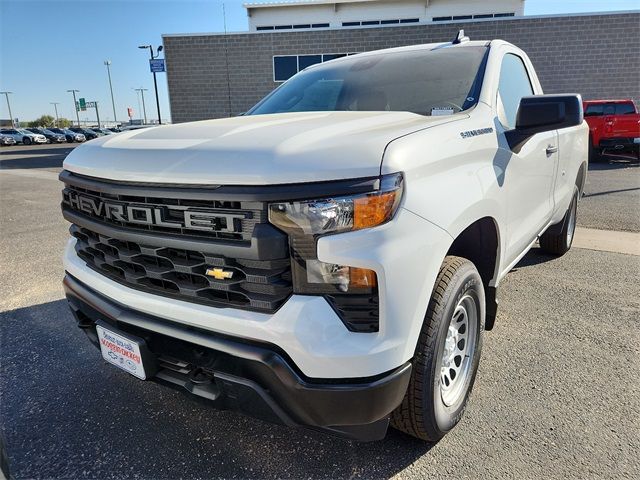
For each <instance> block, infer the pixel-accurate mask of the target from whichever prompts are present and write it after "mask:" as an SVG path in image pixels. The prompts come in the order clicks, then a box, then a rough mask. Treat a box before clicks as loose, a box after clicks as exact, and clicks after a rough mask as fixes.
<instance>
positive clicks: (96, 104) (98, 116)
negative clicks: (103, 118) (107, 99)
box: [93, 102, 102, 128]
mask: <svg viewBox="0 0 640 480" xmlns="http://www.w3.org/2000/svg"><path fill="white" fill-rule="evenodd" d="M93 103H95V106H96V117H97V118H98V128H102V125H100V112H98V102H93Z"/></svg>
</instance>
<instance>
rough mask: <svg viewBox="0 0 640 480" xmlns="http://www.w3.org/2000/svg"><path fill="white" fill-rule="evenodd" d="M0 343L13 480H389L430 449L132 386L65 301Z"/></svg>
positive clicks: (12, 321) (147, 385) (22, 317)
mask: <svg viewBox="0 0 640 480" xmlns="http://www.w3.org/2000/svg"><path fill="white" fill-rule="evenodd" d="M0 344H1V345H2V349H1V350H0V365H1V366H2V372H3V373H2V377H1V378H0V395H1V400H2V401H1V402H0V422H1V424H0V427H1V428H2V430H3V431H4V433H5V436H6V439H7V450H8V454H9V458H10V462H11V471H12V475H13V476H14V477H15V478H47V477H49V478H61V477H70V478H77V477H81V476H85V477H92V478H114V477H117V478H124V477H141V478H195V477H200V478H202V477H204V478H211V477H225V478H228V477H240V478H283V477H295V478H301V477H304V478H353V477H363V478H372V477H374V478H387V477H390V476H393V475H394V474H396V473H398V472H399V471H401V470H403V469H404V468H406V467H407V466H409V465H411V464H412V463H414V462H415V461H416V460H417V459H418V458H419V457H421V456H423V455H425V454H426V453H427V452H429V450H430V449H431V448H432V447H433V446H434V445H431V444H425V443H423V442H419V441H417V440H415V439H413V438H411V437H409V436H407V435H404V434H402V433H400V432H397V431H395V430H393V429H389V433H388V434H387V438H386V439H385V440H383V441H380V442H375V443H356V442H351V441H347V440H342V439H339V438H334V437H331V436H327V435H324V434H320V433H315V432H312V431H309V430H304V429H292V428H287V427H284V426H279V425H271V424H268V423H264V422H261V421H259V420H255V419H252V418H248V417H245V416H241V415H239V414H236V413H232V412H222V411H218V410H215V409H213V408H211V407H209V406H207V405H206V404H204V403H203V402H202V401H198V400H196V399H195V398H194V397H191V396H189V395H188V394H186V393H182V392H179V391H174V390H171V389H167V388H165V387H162V386H160V385H156V384H155V383H151V382H143V381H140V380H137V379H135V378H133V377H131V376H129V375H127V374H126V373H124V372H121V371H119V370H117V369H115V368H114V367H112V366H110V365H107V364H106V363H105V362H103V360H102V358H101V356H100V353H99V352H98V351H97V350H96V349H95V347H93V346H92V345H91V344H90V343H89V342H88V341H87V339H86V338H85V336H84V334H83V333H82V332H81V331H80V330H79V329H78V328H77V327H76V325H75V321H74V320H73V318H72V316H71V314H70V312H69V311H68V307H67V304H66V301H65V300H58V301H54V302H49V303H44V304H41V305H35V306H31V307H26V308H21V309H17V310H12V311H7V312H3V313H0Z"/></svg>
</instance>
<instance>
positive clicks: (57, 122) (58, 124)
mask: <svg viewBox="0 0 640 480" xmlns="http://www.w3.org/2000/svg"><path fill="white" fill-rule="evenodd" d="M49 103H51V105H53V108H55V109H56V127H59V126H60V120H58V105H60V102H49Z"/></svg>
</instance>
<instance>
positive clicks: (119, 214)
mask: <svg viewBox="0 0 640 480" xmlns="http://www.w3.org/2000/svg"><path fill="white" fill-rule="evenodd" d="M587 151H588V129H587V126H586V124H585V123H584V122H583V111H582V101H581V98H580V96H579V95H543V93H542V88H541V86H540V82H539V81H538V78H537V76H536V73H535V70H534V68H533V66H532V64H531V62H530V61H529V59H528V58H527V55H526V54H525V53H524V52H523V51H521V50H520V49H518V48H517V47H515V46H513V45H511V44H509V43H506V42H504V41H500V40H494V41H470V40H469V39H468V38H466V37H464V36H463V34H459V35H458V36H457V37H456V39H455V40H454V41H453V42H450V43H439V44H430V45H418V46H410V47H403V48H394V49H389V50H381V51H373V52H368V53H361V54H358V55H353V56H349V57H345V58H341V59H338V60H334V61H331V62H327V63H324V64H319V65H314V66H311V67H309V68H307V69H305V70H304V71H302V72H300V73H299V74H298V75H296V76H294V77H293V78H291V79H290V80H289V81H287V82H285V83H284V84H282V85H281V86H280V87H279V88H277V89H276V90H275V91H273V92H272V93H271V94H270V95H268V96H267V97H266V98H265V99H263V100H262V101H261V102H260V103H258V104H257V105H256V106H255V107H253V108H252V109H251V110H249V111H248V112H247V113H246V114H244V115H242V116H239V117H236V118H224V119H216V120H208V121H201V122H194V123H184V124H179V125H170V126H161V127H157V128H150V129H146V130H142V131H131V132H125V133H121V134H119V135H112V136H108V137H103V138H99V139H97V140H94V141H91V142H88V143H86V144H84V145H81V146H79V147H77V148H76V149H75V150H74V151H73V152H72V153H71V154H70V155H69V156H68V157H67V159H66V160H65V162H64V170H63V172H62V173H61V175H60V179H61V180H62V181H63V182H64V184H65V186H64V190H63V202H62V211H63V214H64V217H65V218H66V219H67V220H68V221H69V222H70V223H71V224H72V225H71V228H70V231H71V235H72V238H71V239H70V241H69V243H68V246H67V248H66V252H65V256H64V265H65V270H66V276H65V280H64V285H65V289H66V294H67V298H68V301H69V304H70V306H71V309H72V311H73V312H74V314H75V317H76V320H77V323H78V326H79V327H80V328H82V329H83V330H84V331H85V332H86V334H87V335H88V337H89V338H90V339H91V341H92V342H93V343H94V344H95V345H96V346H99V347H100V349H101V352H102V355H103V357H104V359H105V360H106V361H108V362H110V363H112V364H114V365H116V366H118V367H120V368H122V369H124V370H125V371H127V372H129V373H131V374H133V375H135V376H137V377H138V378H140V379H146V380H153V381H156V382H161V383H164V384H167V385H169V386H173V387H177V388H180V389H186V390H187V391H189V392H191V393H192V394H194V395H198V396H200V397H203V398H207V399H209V400H210V401H211V404H212V405H213V406H216V407H217V408H221V409H234V410H239V411H242V412H245V413H247V414H250V415H254V416H256V417H259V418H263V419H266V420H268V421H274V422H281V423H284V424H286V425H291V426H304V427H309V428H314V429H320V430H323V431H326V432H331V433H334V434H337V435H342V436H346V437H348V438H353V439H358V440H376V439H381V438H383V437H384V435H385V434H386V431H387V428H388V425H389V423H391V425H392V426H394V427H395V428H398V429H400V430H402V431H404V432H407V433H409V434H411V435H413V436H415V437H418V438H421V439H424V440H430V441H434V440H437V439H439V438H441V437H442V436H443V435H445V434H446V433H447V432H448V431H449V430H451V429H452V428H453V427H454V426H455V424H456V423H457V422H458V421H459V420H460V418H461V416H462V413H463V411H464V409H465V406H466V403H467V400H468V397H469V395H470V392H471V388H472V385H473V383H474V379H475V376H476V372H477V369H478V362H479V359H480V350H481V347H482V338H483V332H484V331H485V330H490V329H491V328H492V326H493V324H494V321H495V318H496V308H497V301H496V290H497V288H498V285H499V284H500V281H501V280H502V279H503V278H504V276H505V275H506V274H507V273H508V272H509V270H510V269H511V268H512V267H513V266H514V265H516V264H517V263H518V261H519V260H520V259H521V258H522V257H523V256H524V255H525V254H526V253H527V251H528V250H529V249H530V248H531V246H532V245H533V244H534V242H536V240H538V239H539V242H540V246H541V247H542V249H544V250H546V251H547V252H550V253H552V254H556V255H562V254H564V253H565V252H566V251H567V250H569V248H570V247H571V242H572V238H573V233H574V229H575V225H576V209H577V203H578V201H579V199H580V196H581V193H582V189H583V187H584V184H585V179H586V175H587ZM541 308H542V306H541ZM132 401H135V400H134V399H132ZM212 428H214V426H213V425H212Z"/></svg>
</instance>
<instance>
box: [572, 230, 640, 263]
mask: <svg viewBox="0 0 640 480" xmlns="http://www.w3.org/2000/svg"><path fill="white" fill-rule="evenodd" d="M573 246H574V247H576V248H585V249H587V250H600V251H602V252H614V253H624V254H627V255H639V256H640V233H635V232H617V231H614V230H596V229H594V228H584V227H576V233H575V238H574V239H573Z"/></svg>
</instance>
